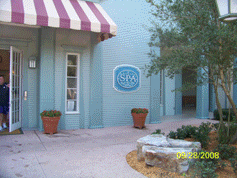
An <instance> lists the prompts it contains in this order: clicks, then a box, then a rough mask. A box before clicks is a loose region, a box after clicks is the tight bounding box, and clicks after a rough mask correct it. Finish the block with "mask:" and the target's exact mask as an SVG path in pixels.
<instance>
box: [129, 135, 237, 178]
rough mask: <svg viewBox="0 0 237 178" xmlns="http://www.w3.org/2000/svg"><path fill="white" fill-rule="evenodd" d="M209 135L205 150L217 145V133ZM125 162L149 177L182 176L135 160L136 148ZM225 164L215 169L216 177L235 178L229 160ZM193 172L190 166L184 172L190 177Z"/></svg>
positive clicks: (169, 177) (174, 177)
mask: <svg viewBox="0 0 237 178" xmlns="http://www.w3.org/2000/svg"><path fill="white" fill-rule="evenodd" d="M209 137H210V139H211V140H210V143H209V145H208V148H207V149H206V151H208V152H211V151H212V150H213V149H214V148H215V147H216V146H217V145H218V142H217V139H216V138H217V133H216V131H212V132H210V133H209ZM185 140H187V141H194V140H193V139H192V138H187V139H185ZM232 146H235V147H236V148H237V144H234V145H232ZM126 160H127V163H128V164H129V165H130V166H131V167H132V168H133V169H135V170H136V171H138V172H140V173H142V174H144V175H145V176H146V177H151V178H159V177H163V178H180V177H184V176H182V175H180V174H178V173H174V172H168V171H166V170H163V169H161V168H158V167H151V166H148V165H146V163H145V161H140V162H139V161H138V160H137V150H134V151H131V152H130V153H128V154H127V156H126ZM225 162H226V164H227V166H226V167H225V168H224V169H223V170H218V169H217V170H216V173H217V175H218V177H220V178H236V174H235V173H234V171H233V168H232V167H231V164H230V162H229V161H225ZM192 172H193V169H192V167H191V168H190V169H189V170H188V172H187V173H186V177H191V175H192Z"/></svg>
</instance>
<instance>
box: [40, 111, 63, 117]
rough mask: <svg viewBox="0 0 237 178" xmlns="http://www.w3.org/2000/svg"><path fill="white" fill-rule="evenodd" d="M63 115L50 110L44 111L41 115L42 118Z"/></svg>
mask: <svg viewBox="0 0 237 178" xmlns="http://www.w3.org/2000/svg"><path fill="white" fill-rule="evenodd" d="M61 115H62V113H61V112H60V111H57V110H49V111H46V110H44V111H43V112H41V113H40V116H41V117H59V116H61Z"/></svg>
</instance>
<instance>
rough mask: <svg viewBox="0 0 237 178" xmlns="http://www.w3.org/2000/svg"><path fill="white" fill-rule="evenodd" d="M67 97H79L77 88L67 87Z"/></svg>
mask: <svg viewBox="0 0 237 178" xmlns="http://www.w3.org/2000/svg"><path fill="white" fill-rule="evenodd" d="M67 99H77V90H76V89H67Z"/></svg>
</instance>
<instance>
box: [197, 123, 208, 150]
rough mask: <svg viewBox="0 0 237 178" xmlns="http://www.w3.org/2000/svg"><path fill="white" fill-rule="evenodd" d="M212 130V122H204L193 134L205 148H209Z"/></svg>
mask: <svg viewBox="0 0 237 178" xmlns="http://www.w3.org/2000/svg"><path fill="white" fill-rule="evenodd" d="M211 130H212V128H211V123H210V122H207V123H204V122H202V123H201V125H200V126H199V127H198V128H197V130H196V132H195V133H194V135H193V137H194V138H195V140H197V141H199V142H200V143H201V145H202V147H203V148H207V146H208V141H209V140H210V137H209V136H208V134H209V133H210V131H211Z"/></svg>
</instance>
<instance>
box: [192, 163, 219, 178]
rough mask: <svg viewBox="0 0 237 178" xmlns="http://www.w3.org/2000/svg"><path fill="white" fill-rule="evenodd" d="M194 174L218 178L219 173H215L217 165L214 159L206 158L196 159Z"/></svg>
mask: <svg viewBox="0 0 237 178" xmlns="http://www.w3.org/2000/svg"><path fill="white" fill-rule="evenodd" d="M194 170H195V172H194V175H193V177H195V176H197V177H200V178H204V177H208V178H216V177H217V174H216V173H215V170H216V165H215V163H214V162H213V161H207V160H205V159H203V160H200V161H196V162H195V164H194Z"/></svg>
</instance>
